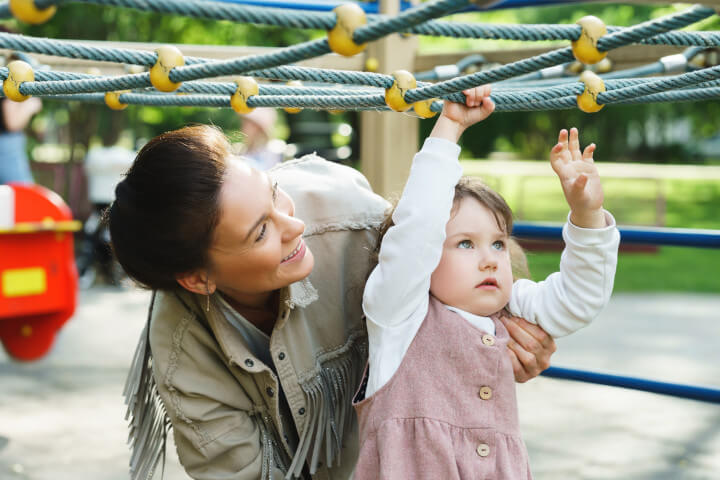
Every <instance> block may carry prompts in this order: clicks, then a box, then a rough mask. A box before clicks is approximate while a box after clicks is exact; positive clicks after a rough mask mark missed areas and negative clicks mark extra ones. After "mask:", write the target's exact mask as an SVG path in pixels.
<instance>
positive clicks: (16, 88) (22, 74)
mask: <svg viewBox="0 0 720 480" xmlns="http://www.w3.org/2000/svg"><path fill="white" fill-rule="evenodd" d="M7 69H8V76H7V78H6V79H5V81H4V82H3V92H4V93H5V96H6V97H7V98H9V99H10V100H13V101H15V102H24V101H25V100H27V99H28V98H30V95H23V94H22V93H20V85H22V84H23V83H24V82H34V81H35V72H33V68H32V67H31V66H30V64H29V63H26V62H23V61H22V60H14V61H12V62H10V63H8V65H7Z"/></svg>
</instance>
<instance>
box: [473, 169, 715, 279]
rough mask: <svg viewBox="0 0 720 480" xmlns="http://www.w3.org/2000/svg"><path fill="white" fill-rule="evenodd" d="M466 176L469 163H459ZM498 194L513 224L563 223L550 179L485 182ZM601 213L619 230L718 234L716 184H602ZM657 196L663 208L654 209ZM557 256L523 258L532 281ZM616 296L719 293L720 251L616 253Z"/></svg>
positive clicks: (561, 204)
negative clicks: (690, 230)
mask: <svg viewBox="0 0 720 480" xmlns="http://www.w3.org/2000/svg"><path fill="white" fill-rule="evenodd" d="M464 166H465V167H466V168H465V170H466V172H467V173H469V174H472V172H473V165H472V162H465V163H464ZM647 168H652V165H648V166H647ZM485 181H486V182H487V183H488V184H489V185H490V186H491V187H493V188H495V189H496V190H498V191H499V192H500V193H501V194H502V195H503V196H504V197H505V200H506V201H507V202H508V204H510V207H511V208H512V209H513V212H514V213H515V218H516V220H518V221H545V222H563V221H565V219H566V217H567V204H566V203H565V200H564V197H563V195H562V191H561V189H560V185H559V183H558V180H557V179H556V178H553V177H524V178H520V177H509V176H506V177H489V176H486V177H485ZM603 186H604V189H605V207H606V208H607V209H608V210H609V211H610V212H612V214H613V215H614V216H615V218H616V220H617V222H618V224H620V225H656V224H658V223H659V224H662V225H664V226H667V227H675V228H702V229H720V180H717V179H713V180H665V181H663V182H662V183H661V184H658V182H656V181H652V180H646V179H620V178H608V179H605V180H604V181H603ZM658 193H661V194H662V195H663V196H664V202H660V204H661V205H662V204H663V203H664V207H661V208H658V202H657V197H658ZM559 261H560V254H559V252H528V263H529V265H530V271H531V273H532V276H533V278H534V279H535V280H538V279H542V278H545V277H546V276H547V275H548V274H550V273H552V272H554V271H556V270H557V268H558V263H559ZM615 291H616V292H653V291H661V292H709V293H720V249H707V248H688V247H661V248H659V249H658V251H657V252H655V253H625V252H623V253H621V254H620V257H619V261H618V270H617V275H616V280H615Z"/></svg>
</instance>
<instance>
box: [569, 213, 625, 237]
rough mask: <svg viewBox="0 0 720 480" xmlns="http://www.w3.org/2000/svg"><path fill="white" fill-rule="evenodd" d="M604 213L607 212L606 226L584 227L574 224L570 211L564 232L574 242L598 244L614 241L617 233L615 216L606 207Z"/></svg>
mask: <svg viewBox="0 0 720 480" xmlns="http://www.w3.org/2000/svg"><path fill="white" fill-rule="evenodd" d="M603 213H604V214H605V227H603V228H582V227H578V226H577V225H573V223H572V222H571V221H570V213H568V217H567V223H566V224H565V228H563V233H564V234H565V235H567V236H568V237H569V238H570V239H571V240H572V241H573V242H574V243H577V244H582V245H597V244H598V243H609V242H612V241H613V239H614V237H615V236H616V235H617V225H616V223H615V217H613V216H612V214H611V213H610V212H608V211H607V210H604V209H603ZM565 235H563V236H565Z"/></svg>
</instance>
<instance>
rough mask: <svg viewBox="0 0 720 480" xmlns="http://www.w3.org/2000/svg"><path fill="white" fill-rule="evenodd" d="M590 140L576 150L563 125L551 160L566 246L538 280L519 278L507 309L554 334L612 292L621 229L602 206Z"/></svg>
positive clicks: (585, 316) (574, 136)
mask: <svg viewBox="0 0 720 480" xmlns="http://www.w3.org/2000/svg"><path fill="white" fill-rule="evenodd" d="M594 150H595V145H594V144H591V145H590V146H588V147H587V148H586V149H585V151H584V152H583V153H581V152H580V146H579V142H578V132H577V129H575V128H573V129H572V130H571V131H570V136H569V138H568V132H567V131H566V130H562V131H561V132H560V135H559V143H558V144H557V145H555V147H553V149H552V151H551V156H550V161H551V163H552V167H553V170H555V172H556V173H557V175H558V177H559V179H560V182H561V184H562V188H563V192H564V194H565V198H566V200H567V202H568V205H569V206H570V209H571V212H570V215H569V221H568V223H567V224H566V225H565V227H564V228H563V239H564V241H565V245H566V246H565V250H564V251H563V254H562V257H561V260H560V271H559V272H556V273H553V274H551V275H550V276H549V277H548V278H547V279H545V280H544V281H542V282H539V283H535V282H532V281H529V280H519V281H517V282H515V284H514V285H513V292H512V295H511V299H510V304H509V309H510V311H511V312H512V313H513V314H514V315H517V316H521V317H523V318H525V319H527V320H528V321H530V322H533V323H536V324H538V325H540V326H541V327H542V328H543V329H544V330H545V331H547V332H548V333H549V334H551V335H552V336H554V337H560V336H563V335H567V334H569V333H572V332H574V331H576V330H578V329H580V328H582V327H584V326H585V325H587V324H589V323H590V322H591V321H592V320H593V319H594V318H595V317H597V315H598V314H599V313H600V311H601V310H602V309H603V308H604V307H605V305H607V303H608V301H609V300H610V295H611V293H612V287H613V282H614V279H615V270H616V267H617V250H618V245H619V243H620V234H619V232H618V230H617V228H616V226H615V219H614V218H613V217H612V215H610V213H608V212H607V211H605V210H604V209H603V208H602V204H603V190H602V185H601V183H600V175H599V174H598V171H597V167H596V166H595V164H594V162H593V152H594Z"/></svg>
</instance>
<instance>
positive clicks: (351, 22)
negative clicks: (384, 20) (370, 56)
mask: <svg viewBox="0 0 720 480" xmlns="http://www.w3.org/2000/svg"><path fill="white" fill-rule="evenodd" d="M333 12H335V16H336V17H337V20H336V21H335V26H334V27H333V28H332V29H331V30H330V31H329V32H328V44H329V45H330V50H332V51H333V52H335V53H339V54H340V55H344V56H346V57H352V56H353V55H355V54H356V53H360V52H362V51H363V50H365V46H366V45H367V43H363V44H361V45H358V44H357V43H355V41H354V40H353V33H355V29H357V28H358V27H362V26H363V25H367V16H366V15H365V11H364V10H363V9H362V8H360V7H359V6H358V5H357V4H356V3H345V4H343V5H340V6H338V7H335V8H334V9H333Z"/></svg>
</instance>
